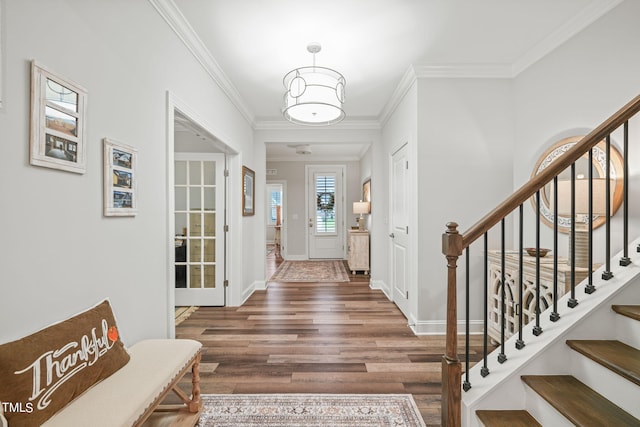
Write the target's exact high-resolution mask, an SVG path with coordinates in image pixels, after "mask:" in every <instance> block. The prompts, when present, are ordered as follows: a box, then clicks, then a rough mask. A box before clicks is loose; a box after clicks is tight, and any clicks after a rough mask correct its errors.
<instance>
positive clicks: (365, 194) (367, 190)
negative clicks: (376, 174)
mask: <svg viewBox="0 0 640 427" xmlns="http://www.w3.org/2000/svg"><path fill="white" fill-rule="evenodd" d="M362 201H363V202H369V212H371V178H369V179H367V180H366V181H365V182H364V184H362Z"/></svg>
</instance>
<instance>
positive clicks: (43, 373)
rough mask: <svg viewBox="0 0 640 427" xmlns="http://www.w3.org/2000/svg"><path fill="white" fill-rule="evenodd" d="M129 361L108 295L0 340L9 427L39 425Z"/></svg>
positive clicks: (0, 378) (0, 397) (2, 397)
mask: <svg viewBox="0 0 640 427" xmlns="http://www.w3.org/2000/svg"><path fill="white" fill-rule="evenodd" d="M128 361H129V354H128V353H127V351H126V349H125V347H124V344H123V343H122V341H121V340H120V337H119V334H118V328H117V326H116V322H115V318H114V316H113V312H112V310H111V305H110V304H109V300H104V301H102V302H101V303H99V304H97V305H95V306H94V307H92V308H90V309H88V310H86V311H84V312H82V313H80V314H77V315H75V316H73V317H71V318H69V319H66V320H64V321H62V322H59V323H56V324H53V325H51V326H48V327H46V328H44V329H42V330H40V331H38V332H36V333H34V334H32V335H29V336H26V337H24V338H21V339H19V340H17V341H12V342H9V343H5V344H1V345H0V384H1V386H0V404H2V406H3V410H4V416H5V417H6V419H7V420H8V421H9V425H10V426H11V427H23V426H24V427H28V426H37V425H40V424H42V423H44V422H45V421H46V420H48V419H49V418H51V417H52V416H53V415H54V414H55V413H56V412H57V411H59V410H60V409H62V408H63V407H64V406H66V405H67V404H68V403H69V402H71V401H72V400H74V399H75V398H76V397H78V396H79V395H81V394H82V393H83V392H84V391H85V390H87V389H88V388H90V387H91V386H92V385H94V384H95V383H97V382H99V381H101V380H103V379H104V378H107V377H108V376H110V375H111V374H113V373H114V372H115V371H117V370H118V369H120V368H121V367H122V366H124V365H126V364H127V362H128Z"/></svg>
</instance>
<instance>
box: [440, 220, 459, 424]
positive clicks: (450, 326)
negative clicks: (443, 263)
mask: <svg viewBox="0 0 640 427" xmlns="http://www.w3.org/2000/svg"><path fill="white" fill-rule="evenodd" d="M442 253H443V254H444V256H445V257H446V258H447V341H446V353H445V354H444V356H442V427H460V425H461V422H462V421H461V413H462V406H461V391H460V387H461V379H462V366H461V365H460V360H458V342H457V341H458V313H457V310H456V307H457V295H456V285H457V280H456V274H457V270H456V268H457V262H458V257H459V256H460V255H462V236H461V235H460V233H458V224H456V223H455V222H450V223H448V224H447V231H446V232H445V233H444V234H443V235H442Z"/></svg>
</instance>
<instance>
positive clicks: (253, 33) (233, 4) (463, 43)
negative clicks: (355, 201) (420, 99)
mask: <svg viewBox="0 0 640 427" xmlns="http://www.w3.org/2000/svg"><path fill="white" fill-rule="evenodd" d="M155 1H156V2H160V3H162V2H163V1H164V2H166V3H167V4H169V5H170V6H171V7H172V8H175V7H177V8H178V9H179V12H180V13H181V14H182V16H180V13H175V12H176V11H175V10H174V11H173V13H174V14H175V15H177V16H179V17H180V19H181V20H182V21H180V20H179V21H180V22H182V23H183V24H185V21H186V22H188V24H185V25H182V27H183V28H182V31H187V32H191V33H192V34H191V37H192V36H193V33H195V34H197V38H195V40H197V41H198V45H199V46H200V47H202V48H203V49H204V50H205V51H207V52H208V53H209V54H210V58H209V59H210V61H209V62H210V63H213V64H212V65H211V64H209V67H210V68H214V70H213V73H214V74H215V75H216V76H217V79H218V80H219V83H220V81H222V86H223V88H224V89H225V91H226V92H227V93H228V94H229V95H230V98H232V101H233V102H234V103H235V104H236V106H238V108H239V109H240V110H241V112H242V113H243V114H244V115H245V117H247V119H248V120H249V121H250V122H251V124H252V125H253V126H257V127H260V126H261V124H269V125H270V126H273V125H274V124H277V125H278V124H283V121H284V119H283V118H282V115H281V112H280V109H281V106H282V97H283V94H284V87H283V86H282V78H283V76H284V75H285V74H286V73H287V72H288V71H290V70H292V69H294V68H296V67H299V66H304V65H310V64H311V62H312V55H311V54H309V53H308V52H307V50H306V46H307V44H308V43H309V42H319V43H320V44H321V45H322V51H321V52H320V53H318V54H317V56H316V62H317V64H318V65H321V66H325V67H329V68H334V69H335V70H337V71H339V72H340V73H342V74H343V75H344V76H345V78H346V81H347V85H346V101H345V104H344V109H345V111H346V114H347V119H345V122H344V123H348V122H352V123H362V122H368V123H371V122H374V123H380V122H381V121H382V120H383V119H384V117H383V116H384V114H385V113H386V112H387V110H385V107H386V106H387V105H388V104H389V103H390V101H391V100H392V97H393V96H394V91H395V90H396V89H397V88H398V85H399V84H400V83H401V81H402V79H403V76H404V75H405V74H406V73H407V71H408V70H409V69H410V67H413V68H412V69H413V70H419V71H420V72H421V73H422V74H426V75H452V76H456V75H474V74H478V73H480V74H483V73H484V74H487V73H488V74H491V75H494V76H498V75H499V76H502V77H509V76H515V75H517V74H518V73H519V72H521V71H522V70H524V69H526V68H527V67H528V66H529V65H531V64H532V63H534V62H535V61H537V60H538V59H540V58H541V57H542V56H544V55H546V54H547V53H549V52H550V51H551V50H553V49H554V48H555V47H557V46H558V45H560V44H561V43H563V42H564V41H566V40H568V39H569V38H570V37H571V36H573V35H574V34H576V33H577V32H579V31H580V30H582V29H583V28H585V27H586V26H587V25H589V24H590V23H592V22H593V21H595V20H596V19H598V18H599V17H600V16H602V15H603V14H604V13H606V12H607V11H609V10H610V9H612V8H613V7H615V6H616V5H617V4H619V3H620V2H621V1H622V0H535V1H534V0H482V1H478V0H348V1H346V0H235V1H229V0H173V3H171V0H155ZM165 7H167V6H166V4H165ZM174 19H175V18H174ZM189 27H190V28H189ZM183 39H184V37H183ZM192 39H193V37H192ZM198 39H199V40H198ZM211 58H213V60H212V61H211ZM204 62H206V61H204ZM205 66H206V65H205ZM285 148H286V147H285Z"/></svg>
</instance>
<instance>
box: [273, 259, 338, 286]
mask: <svg viewBox="0 0 640 427" xmlns="http://www.w3.org/2000/svg"><path fill="white" fill-rule="evenodd" d="M269 281H270V282H348V281H349V275H348V274H347V270H345V268H344V262H343V261H339V260H338V261H284V262H283V263H282V264H280V266H279V267H278V269H277V270H276V272H275V273H273V276H271V278H270V279H269Z"/></svg>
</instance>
